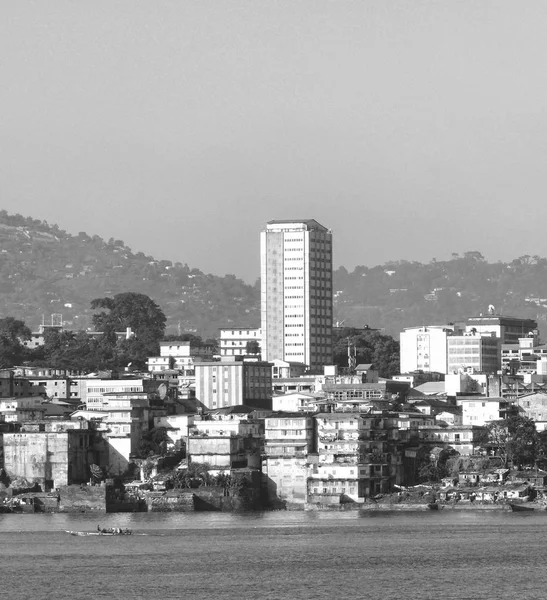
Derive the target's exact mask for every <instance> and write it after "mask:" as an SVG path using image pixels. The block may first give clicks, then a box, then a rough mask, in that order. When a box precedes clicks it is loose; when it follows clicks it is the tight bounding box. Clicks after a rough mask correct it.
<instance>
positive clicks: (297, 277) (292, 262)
mask: <svg viewBox="0 0 547 600" xmlns="http://www.w3.org/2000/svg"><path fill="white" fill-rule="evenodd" d="M260 254H261V321H262V357H263V359H264V360H268V361H271V360H274V359H281V360H284V361H289V362H300V363H304V364H306V365H308V367H309V368H310V369H312V370H318V369H320V368H321V367H322V366H323V365H328V364H331V363H332V233H331V231H330V230H329V229H327V228H326V227H323V226H322V225H320V224H319V223H318V222H317V221H314V220H313V219H308V220H304V221H290V220H284V221H270V222H269V223H268V224H267V225H266V229H265V230H264V231H262V233H261V238H260Z"/></svg>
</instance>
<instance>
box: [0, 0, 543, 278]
mask: <svg viewBox="0 0 547 600" xmlns="http://www.w3.org/2000/svg"><path fill="white" fill-rule="evenodd" d="M1 14H2V19H0V109H1V117H0V193H1V201H0V208H3V209H6V210H7V211H8V212H13V213H15V212H18V213H20V214H23V215H24V216H32V217H34V218H40V219H45V220H47V221H48V222H50V223H57V224H58V225H59V226H60V227H61V228H63V229H66V230H67V231H68V232H69V233H73V234H77V233H78V232H79V231H86V232H87V233H89V234H90V235H93V234H98V235H100V236H101V237H104V238H106V239H108V238H110V237H115V238H119V239H123V240H124V241H125V242H126V243H127V244H128V245H129V246H130V247H131V248H132V249H133V250H134V251H135V252H136V251H143V252H145V253H147V254H152V255H153V256H155V257H156V258H159V259H167V260H173V261H181V262H185V263H188V265H190V266H191V267H197V268H200V269H202V270H204V271H206V272H212V273H215V274H219V275H222V274H225V273H234V274H235V275H237V276H240V277H243V278H245V279H246V280H247V281H250V282H253V281H254V280H255V279H256V278H257V277H258V275H259V232H260V230H261V228H262V227H263V226H264V224H265V223H266V222H267V221H268V220H271V219H286V218H315V219H317V220H318V221H319V222H320V223H322V224H323V225H325V226H328V227H331V228H332V229H333V234H334V248H335V266H338V265H340V264H343V265H344V266H346V267H347V268H348V269H353V268H354V266H355V265H360V264H362V265H368V266H374V265H376V264H379V263H383V262H385V261H387V260H396V259H407V260H420V261H429V260H430V259H431V258H433V257H435V258H437V259H438V260H441V259H446V258H449V257H450V254H451V253H452V252H464V251H466V250H479V251H481V252H482V253H483V254H484V255H485V257H486V258H487V259H489V260H498V259H501V260H506V259H509V258H515V257H517V256H520V255H523V254H532V255H533V254H539V255H542V256H547V235H545V231H546V217H547V201H546V193H545V190H546V179H547V119H546V117H547V34H546V32H547V3H546V2H544V1H537V2H536V1H534V0H526V2H518V1H516V0H511V1H504V0H492V1H482V0H469V1H464V0H457V1H456V0H445V1H441V0H438V1H433V0H431V1H427V2H425V1H420V0H409V1H408V2H402V1H396V0H393V1H389V0H376V1H371V0H359V1H356V2H349V1H347V2H345V1H342V0H339V1H334V0H332V1H323V0H313V1H309V2H307V1H297V0H290V1H287V2H275V1H260V0H252V1H249V2H241V1H239V0H229V1H220V0H219V1H216V2H214V1H211V2H207V1H206V0H195V1H193V2H189V1H188V2H187V1H184V0H177V1H172V2H168V1H165V0H154V1H150V0H142V1H138V0H115V1H112V0H108V1H100V0H92V1H87V2H75V1H61V0H47V2H44V1H43V0H37V1H35V2H31V1H28V0H4V1H3V2H2V10H1Z"/></svg>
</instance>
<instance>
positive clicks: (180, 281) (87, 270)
mask: <svg viewBox="0 0 547 600" xmlns="http://www.w3.org/2000/svg"><path fill="white" fill-rule="evenodd" d="M256 251H257V252H259V249H258V247H257V249H256ZM333 291H334V319H335V322H338V323H340V324H343V326H346V327H354V328H362V327H364V326H365V325H368V326H369V327H370V328H371V329H379V330H380V332H381V333H382V334H383V335H391V336H394V337H398V334H399V332H400V331H401V330H402V329H403V328H404V327H410V326H416V325H423V324H445V323H450V322H456V321H460V320H464V319H465V318H467V317H468V316H476V315H478V314H480V313H486V312H487V310H488V307H489V305H493V306H494V307H495V311H496V313H501V314H506V315H513V316H522V317H529V318H534V319H536V320H537V321H538V323H539V325H540V329H542V333H543V334H544V337H545V335H546V334H547V259H545V258H541V257H539V256H521V257H519V258H516V259H515V260H513V261H511V262H508V263H504V262H496V263H489V262H487V261H486V260H485V259H484V257H483V256H482V255H481V254H480V252H477V251H471V252H466V253H465V254H463V255H457V254H454V255H452V257H451V259H450V260H447V261H436V260H435V259H432V260H431V261H430V262H429V263H428V264H422V263H419V262H409V261H405V260H400V261H397V262H390V263H386V264H385V265H378V266H374V267H366V266H358V267H356V268H355V269H354V270H353V271H352V272H349V271H348V270H347V269H345V268H344V267H340V268H338V269H337V270H336V271H335V272H334V290H333ZM125 292H134V293H138V294H144V295H146V296H148V297H150V298H151V299H152V300H153V301H154V302H155V303H156V304H157V305H158V306H159V307H160V308H161V309H162V311H163V312H164V314H165V317H166V322H165V333H166V334H177V333H196V334H198V335H199V336H201V337H202V338H203V339H206V338H213V337H217V336H218V329H219V328H220V327H229V326H230V325H231V324H234V325H238V326H259V324H260V288H259V284H258V283H257V284H256V285H254V286H251V285H247V284H246V283H245V282H243V281H242V280H241V279H238V278H237V277H236V276H235V275H224V276H216V275H211V274H205V273H203V272H202V271H200V270H199V269H197V268H193V267H189V266H188V265H186V264H182V263H180V262H174V263H173V262H171V261H168V260H156V259H155V258H154V257H152V256H149V255H145V254H144V253H142V252H139V251H133V250H131V248H129V247H128V246H127V245H126V244H125V243H124V242H123V241H122V240H117V239H113V238H111V239H110V240H108V241H106V240H103V239H102V238H100V237H99V236H97V235H89V234H88V233H86V232H83V231H82V232H80V233H78V234H77V235H71V234H69V233H67V232H66V231H63V230H61V229H60V228H59V227H58V226H57V225H50V224H48V223H47V222H45V221H39V220H36V219H32V218H29V217H23V216H21V215H10V214H8V213H7V212H6V211H0V317H12V318H14V319H18V320H21V321H24V323H25V325H26V326H27V327H29V328H30V329H32V330H36V328H37V327H38V325H39V324H40V323H41V322H42V319H44V320H45V322H46V323H49V322H50V317H51V315H52V314H62V318H63V321H64V323H65V325H66V326H67V327H68V328H71V329H74V330H85V329H92V328H93V327H94V324H93V315H94V314H95V312H96V311H95V310H94V309H92V307H91V301H92V300H93V299H96V298H113V297H115V296H116V295H118V294H122V293H125ZM366 355H367V353H366V352H364V353H363V358H365V356H366Z"/></svg>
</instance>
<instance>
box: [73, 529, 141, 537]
mask: <svg viewBox="0 0 547 600" xmlns="http://www.w3.org/2000/svg"><path fill="white" fill-rule="evenodd" d="M64 531H65V533H68V534H69V535H77V536H90V535H107V536H110V537H113V536H115V535H131V533H132V532H131V529H121V530H120V531H114V530H112V529H103V530H101V531H70V530H68V529H65V530H64Z"/></svg>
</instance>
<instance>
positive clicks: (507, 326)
mask: <svg viewBox="0 0 547 600" xmlns="http://www.w3.org/2000/svg"><path fill="white" fill-rule="evenodd" d="M537 328H538V324H537V321H534V320H533V319H521V318H520V317H506V316H503V315H495V314H489V315H487V316H486V317H484V316H482V315H481V316H479V317H470V318H469V319H467V322H466V325H465V330H466V331H467V332H473V331H476V332H477V333H482V334H492V333H493V334H494V336H495V337H497V338H499V339H500V340H501V343H502V344H518V341H519V338H524V337H527V336H528V335H529V334H530V333H533V332H535V331H537Z"/></svg>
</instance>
